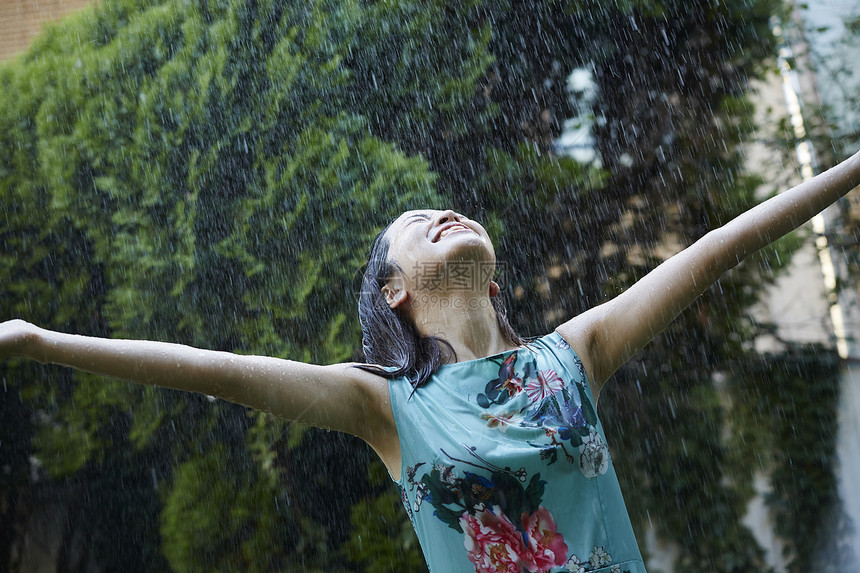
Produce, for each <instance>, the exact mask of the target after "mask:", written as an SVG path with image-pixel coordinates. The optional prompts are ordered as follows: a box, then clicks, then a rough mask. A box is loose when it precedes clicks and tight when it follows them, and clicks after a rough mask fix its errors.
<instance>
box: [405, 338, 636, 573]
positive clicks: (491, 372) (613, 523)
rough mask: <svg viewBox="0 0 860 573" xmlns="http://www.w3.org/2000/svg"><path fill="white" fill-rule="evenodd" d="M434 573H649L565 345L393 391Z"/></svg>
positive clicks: (413, 508)
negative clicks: (569, 572)
mask: <svg viewBox="0 0 860 573" xmlns="http://www.w3.org/2000/svg"><path fill="white" fill-rule="evenodd" d="M389 388H390V391H391V404H392V409H393V411H394V419H395V422H396V424H397V431H398V433H399V435H400V448H401V453H402V460H403V461H402V468H401V478H400V484H399V485H400V488H401V492H402V497H403V504H404V506H405V507H406V510H407V513H408V514H409V518H410V519H411V520H412V525H413V526H414V527H415V531H416V532H417V534H418V539H419V541H420V542H421V547H422V549H423V551H424V557H425V558H426V560H427V564H428V565H429V567H430V571H432V572H433V573H461V572H462V573H471V572H473V571H476V572H478V573H484V572H487V573H496V572H503V573H522V572H526V571H528V572H530V573H535V572H540V573H545V572H552V573H557V572H563V571H572V572H576V573H585V572H587V571H588V572H592V571H599V572H601V573H604V572H605V573H628V572H629V573H644V571H645V566H644V564H643V562H642V557H641V555H640V553H639V548H638V547H637V545H636V539H635V538H634V535H633V528H632V527H631V525H630V519H629V517H628V516H627V509H626V508H625V506H624V500H623V499H622V497H621V489H620V487H619V485H618V479H617V478H616V476H615V470H614V468H613V464H612V461H611V459H610V457H609V450H608V449H607V447H606V441H605V439H604V436H603V429H602V427H601V425H600V421H599V420H598V419H597V414H596V412H595V409H594V400H593V398H592V395H591V390H590V388H589V386H588V381H587V380H586V378H585V372H584V369H583V367H582V362H581V361H580V360H579V358H578V357H577V356H576V354H575V353H574V352H573V350H572V349H571V348H570V346H569V345H568V344H567V342H565V340H564V339H563V338H562V337H561V336H560V335H559V334H558V333H555V332H554V333H552V334H549V335H547V336H544V337H543V338H540V339H538V340H535V341H533V342H530V343H529V344H528V345H527V346H526V347H524V348H521V349H519V350H512V351H508V352H504V353H502V354H498V355H496V356H490V357H487V358H480V359H477V360H469V361H467V362H459V363H456V364H447V365H444V366H442V367H441V368H439V370H438V371H437V372H436V373H435V374H434V375H433V376H432V378H431V379H430V380H428V381H427V383H426V384H425V385H424V386H422V387H421V388H419V389H417V390H416V391H415V392H414V393H413V392H412V387H411V385H410V384H409V382H408V380H406V379H405V378H400V379H393V380H391V381H390V382H389Z"/></svg>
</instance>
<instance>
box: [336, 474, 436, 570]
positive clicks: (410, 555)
mask: <svg viewBox="0 0 860 573" xmlns="http://www.w3.org/2000/svg"><path fill="white" fill-rule="evenodd" d="M369 473H370V482H371V483H372V484H373V485H375V486H378V487H383V485H384V484H386V485H387V487H384V488H383V489H382V492H381V493H379V494H377V495H375V496H373V497H369V498H367V499H363V500H361V501H359V502H358V503H356V504H355V505H353V506H352V510H351V512H350V521H351V522H352V526H353V532H352V534H351V535H350V538H349V540H348V541H347V542H346V543H344V545H343V549H344V551H345V552H346V554H347V555H348V556H349V559H350V561H352V562H355V563H357V564H360V565H361V566H362V569H361V570H362V571H364V572H365V573H385V572H388V571H414V572H416V573H418V572H421V571H426V570H427V565H426V564H425V563H424V556H423V555H422V553H421V547H420V546H419V545H418V538H417V537H416V536H415V531H414V530H413V529H412V523H411V522H410V521H409V519H408V518H407V516H406V512H405V511H403V505H402V502H401V500H400V494H399V492H398V490H397V488H395V487H394V486H393V485H392V484H391V483H388V482H389V478H388V475H387V472H386V470H385V468H384V467H383V466H382V464H380V463H379V462H374V463H372V464H370V467H369Z"/></svg>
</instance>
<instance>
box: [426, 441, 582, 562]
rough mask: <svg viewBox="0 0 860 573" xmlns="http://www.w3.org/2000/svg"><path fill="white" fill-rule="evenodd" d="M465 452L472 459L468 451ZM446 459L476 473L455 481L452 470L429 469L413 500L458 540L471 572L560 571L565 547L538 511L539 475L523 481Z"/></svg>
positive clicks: (443, 467) (551, 521) (541, 491)
mask: <svg viewBox="0 0 860 573" xmlns="http://www.w3.org/2000/svg"><path fill="white" fill-rule="evenodd" d="M465 447H466V450H467V451H468V452H470V453H472V455H474V452H473V448H470V447H468V446H465ZM442 453H443V454H445V455H448V454H446V453H445V452H444V450H443V452H442ZM448 457H450V456H448ZM476 457H477V456H476ZM451 459H453V460H454V461H458V462H461V463H464V464H468V465H471V466H473V467H475V468H476V469H478V470H482V471H481V473H477V472H471V471H464V472H462V474H456V475H455V474H454V473H453V471H452V470H453V469H454V466H451V465H447V464H442V463H436V464H433V465H432V469H431V471H430V472H429V473H425V474H424V475H422V476H421V478H420V482H419V485H418V486H417V490H418V491H417V494H416V495H417V496H423V497H422V500H423V501H424V502H426V503H428V504H430V505H432V506H433V509H434V511H433V515H434V516H435V517H437V518H438V519H440V520H441V521H443V522H444V523H446V524H447V525H448V527H450V528H451V529H454V530H455V531H457V532H459V533H462V534H463V545H464V547H465V548H466V551H467V553H468V557H469V560H470V561H471V562H472V563H473V564H474V565H475V571H477V572H479V573H483V572H487V573H496V572H504V573H507V572H509V571H510V572H516V573H520V572H521V571H529V572H532V573H547V572H549V571H551V570H552V569H553V568H556V567H560V566H562V565H564V563H565V562H566V561H567V551H568V548H567V544H566V543H565V541H564V537H563V535H562V534H561V533H559V531H558V527H557V525H556V522H555V519H554V518H553V516H552V514H551V513H550V512H549V510H547V509H546V508H545V507H544V506H543V505H541V502H542V498H543V494H544V487H545V485H546V482H544V481H543V480H541V479H540V474H534V475H532V476H531V478H530V479H529V476H528V474H527V473H525V470H522V473H521V472H520V471H516V472H515V471H510V470H509V469H507V468H506V469H501V468H495V467H491V466H489V465H486V464H485V463H473V462H472V461H468V460H457V459H456V458H451ZM477 459H479V460H480V458H477ZM416 501H417V497H416ZM419 509H420V505H418V506H416V511H418V510H419Z"/></svg>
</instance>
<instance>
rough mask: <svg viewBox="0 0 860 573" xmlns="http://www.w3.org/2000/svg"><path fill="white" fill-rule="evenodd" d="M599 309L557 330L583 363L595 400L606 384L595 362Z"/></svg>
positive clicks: (585, 313)
mask: <svg viewBox="0 0 860 573" xmlns="http://www.w3.org/2000/svg"><path fill="white" fill-rule="evenodd" d="M598 308H599V307H597V308H593V309H591V310H588V311H586V312H583V313H582V314H579V315H577V316H575V317H573V318H571V319H570V320H568V321H566V322H564V323H562V324H560V325H558V327H556V329H555V331H556V332H557V333H558V334H559V335H560V336H561V337H562V338H564V340H565V341H566V342H567V343H568V344H570V347H571V348H572V349H573V351H574V352H575V353H576V355H577V356H578V357H579V359H580V360H581V361H582V366H583V368H584V369H585V375H586V377H587V378H588V383H589V385H590V386H591V393H592V394H593V395H594V399H595V400H597V398H598V396H599V394H600V390H601V388H603V383H604V382H605V380H603V379H602V378H601V375H600V373H599V372H598V371H597V370H598V369H597V368H596V362H595V358H596V356H595V351H594V343H595V340H596V338H595V335H594V333H595V331H596V325H597V317H598V310H597V309H598Z"/></svg>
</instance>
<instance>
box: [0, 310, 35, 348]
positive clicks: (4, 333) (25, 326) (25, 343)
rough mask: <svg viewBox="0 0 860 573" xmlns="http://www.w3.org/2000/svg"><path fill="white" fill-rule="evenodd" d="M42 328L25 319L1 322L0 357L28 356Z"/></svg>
mask: <svg viewBox="0 0 860 573" xmlns="http://www.w3.org/2000/svg"><path fill="white" fill-rule="evenodd" d="M41 330H42V329H41V328H39V327H38V326H36V325H34V324H30V323H29V322H27V321H25V320H20V319H17V318H16V319H14V320H7V321H6V322H3V323H0V358H10V357H12V356H27V355H28V354H27V351H28V350H29V349H30V348H32V346H33V344H34V343H35V341H36V339H37V338H38V336H39V332H40V331H41Z"/></svg>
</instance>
